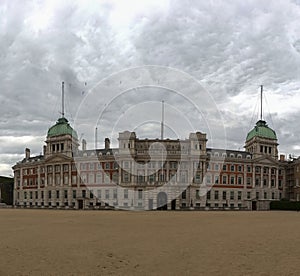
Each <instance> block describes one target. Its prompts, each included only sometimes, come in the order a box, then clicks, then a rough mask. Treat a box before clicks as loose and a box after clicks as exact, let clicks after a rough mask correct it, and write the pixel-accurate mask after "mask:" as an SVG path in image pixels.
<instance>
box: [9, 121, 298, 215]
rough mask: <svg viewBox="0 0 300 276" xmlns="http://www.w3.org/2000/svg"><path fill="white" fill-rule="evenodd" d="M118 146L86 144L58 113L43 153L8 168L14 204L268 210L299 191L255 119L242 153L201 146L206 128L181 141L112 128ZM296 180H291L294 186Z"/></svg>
mask: <svg viewBox="0 0 300 276" xmlns="http://www.w3.org/2000/svg"><path fill="white" fill-rule="evenodd" d="M118 141H119V145H118V148H111V147H110V140H109V139H108V138H106V139H105V147H104V148H103V149H91V150H88V149H87V145H86V141H85V140H82V141H81V142H82V146H81V148H80V145H79V141H78V136H77V133H76V131H75V130H73V128H72V127H71V126H70V124H69V122H68V120H67V119H66V118H64V117H62V118H59V119H58V121H57V122H56V124H55V125H54V126H52V127H51V128H50V129H49V130H48V133H47V137H46V141H45V142H46V145H45V146H44V152H43V154H42V155H39V156H34V157H31V156H30V150H29V149H26V150H25V158H24V159H23V160H22V161H20V162H18V163H17V164H16V165H15V166H14V167H13V170H14V205H15V206H16V207H23V208H24V207H32V208H33V207H35V208H75V209H100V208H109V207H114V208H122V209H140V210H152V209H172V210H179V209H239V210H267V209H269V204H270V202H271V201H273V200H281V199H283V198H289V199H294V200H297V199H298V197H299V189H298V186H299V183H298V182H297V181H296V180H295V181H294V179H295V175H296V174H297V168H298V167H300V165H298V163H299V160H297V162H288V161H286V160H284V157H283V156H280V159H278V149H277V146H278V143H277V137H276V133H275V131H274V130H272V129H271V128H269V127H268V125H267V124H266V122H265V121H263V120H259V121H258V122H257V123H256V125H255V127H254V128H253V129H252V130H250V132H249V133H248V135H247V138H246V142H245V151H236V150H225V149H212V148H207V146H206V144H207V138H206V134H205V133H201V132H196V133H190V134H189V137H188V139H185V140H176V139H139V138H138V137H137V136H136V133H135V132H129V131H124V132H121V133H119V138H118ZM297 183H298V184H297Z"/></svg>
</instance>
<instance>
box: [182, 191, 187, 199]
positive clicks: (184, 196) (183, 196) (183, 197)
mask: <svg viewBox="0 0 300 276" xmlns="http://www.w3.org/2000/svg"><path fill="white" fill-rule="evenodd" d="M181 198H182V199H186V191H183V192H182V194H181Z"/></svg>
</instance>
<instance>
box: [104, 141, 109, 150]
mask: <svg viewBox="0 0 300 276" xmlns="http://www.w3.org/2000/svg"><path fill="white" fill-rule="evenodd" d="M104 144H105V149H106V150H108V149H110V140H109V138H105V140H104Z"/></svg>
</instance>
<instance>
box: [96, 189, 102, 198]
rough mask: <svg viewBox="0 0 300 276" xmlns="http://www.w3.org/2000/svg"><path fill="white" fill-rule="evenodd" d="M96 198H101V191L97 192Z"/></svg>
mask: <svg viewBox="0 0 300 276" xmlns="http://www.w3.org/2000/svg"><path fill="white" fill-rule="evenodd" d="M97 198H101V190H97Z"/></svg>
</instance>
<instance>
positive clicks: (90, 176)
mask: <svg viewBox="0 0 300 276" xmlns="http://www.w3.org/2000/svg"><path fill="white" fill-rule="evenodd" d="M94 180H95V175H94V174H93V173H89V184H94Z"/></svg>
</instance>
